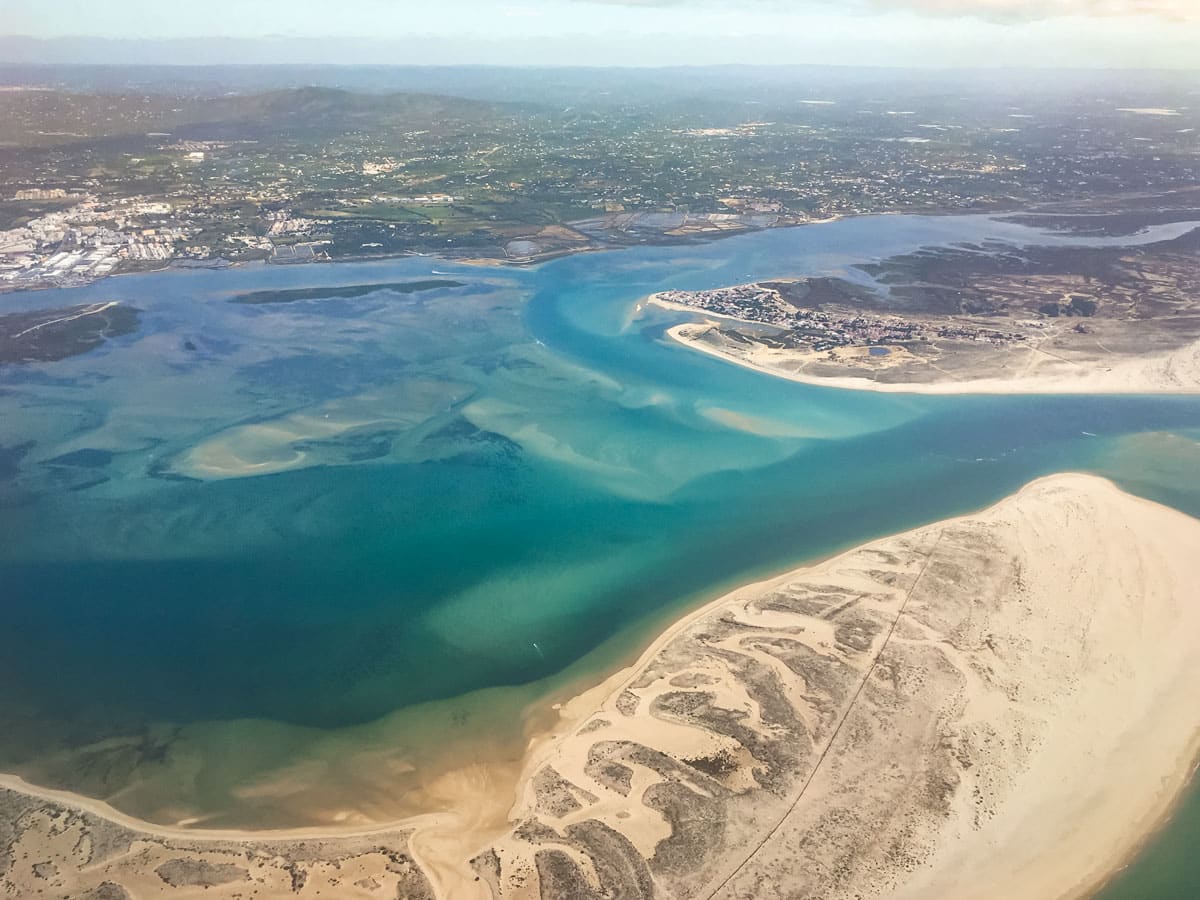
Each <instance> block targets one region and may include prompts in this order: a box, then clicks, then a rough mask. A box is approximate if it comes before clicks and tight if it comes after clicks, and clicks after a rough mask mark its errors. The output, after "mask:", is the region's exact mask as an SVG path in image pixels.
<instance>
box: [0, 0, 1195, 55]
mask: <svg viewBox="0 0 1200 900" xmlns="http://www.w3.org/2000/svg"><path fill="white" fill-rule="evenodd" d="M5 5H6V10H5V22H4V23H3V25H0V62H8V63H23V64H25V63H37V62H46V63H54V64H62V63H67V62H77V63H86V64H106V63H112V64H119V63H135V64H141V63H150V64H169V63H180V64H193V65H201V64H228V63H235V62H237V63H250V64H289V63H290V64H309V65H312V64H333V65H336V64H372V65H378V64H391V63H395V64H409V65H433V64H447V65H515V64H520V65H542V66H545V65H551V66H557V65H583V66H621V67H629V66H638V67H641V66H671V65H686V64H696V65H727V64H738V63H754V64H766V65H791V64H813V65H849V66H861V65H870V66H881V67H889V68H892V67H898V68H910V67H920V68H959V67H970V68H994V67H1010V68H1086V69H1091V68H1097V69H1141V68H1147V69H1183V70H1194V69H1196V68H1198V67H1200V55H1198V54H1196V52H1195V48H1196V47H1197V46H1200V6H1197V5H1196V4H1193V3H1191V2H1190V0H1149V2H1147V0H1045V2H1038V3H1035V2H1032V0H851V2H834V0H807V2H799V3H783V2H780V0H751V2H743V3H739V4H735V3H731V2H728V0H699V2H683V0H514V2H510V3H484V2H481V0H447V2H445V3H442V4H439V5H437V7H436V8H416V9H414V8H411V7H410V5H409V4H396V3H385V2H381V0H348V2H345V3H342V4H340V6H339V8H338V15H337V16H336V17H330V16H329V15H327V14H326V11H325V10H324V8H323V7H321V6H320V5H318V4H317V3H315V0H295V2H292V3H283V2H281V0H264V2H259V3H255V4H253V6H252V7H247V6H245V5H240V6H239V5H238V4H235V3H233V2H231V0H214V2H211V3H207V4H204V5H202V6H197V7H182V8H180V7H175V6H172V7H170V8H166V7H162V6H161V5H157V4H154V3H151V2H148V0H97V2H92V3H87V4H84V3H80V2H65V3H60V4H57V5H55V6H54V7H52V8H45V7H42V6H41V5H40V4H35V3H33V2H30V0H9V2H8V3H6V4H5Z"/></svg>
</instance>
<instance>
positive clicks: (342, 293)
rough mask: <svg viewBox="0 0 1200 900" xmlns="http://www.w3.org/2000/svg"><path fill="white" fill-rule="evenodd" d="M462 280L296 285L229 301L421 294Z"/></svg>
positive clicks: (454, 285)
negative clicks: (315, 285)
mask: <svg viewBox="0 0 1200 900" xmlns="http://www.w3.org/2000/svg"><path fill="white" fill-rule="evenodd" d="M463 286H464V285H463V283H462V282H461V281H449V280H438V279H430V280H428V281H399V282H395V283H393V284H352V285H339V286H338V287H332V288H329V287H316V288H297V289H295V290H289V291H251V292H249V293H247V294H238V295H237V296H236V297H234V298H233V299H232V300H230V301H229V302H230V303H244V304H247V305H251V306H254V305H261V304H265V303H295V302H296V301H298V300H355V299H357V298H359V297H367V296H370V295H371V294H377V293H380V292H383V291H386V292H388V293H391V294H418V293H421V292H422V291H433V290H437V289H438V288H459V287H463Z"/></svg>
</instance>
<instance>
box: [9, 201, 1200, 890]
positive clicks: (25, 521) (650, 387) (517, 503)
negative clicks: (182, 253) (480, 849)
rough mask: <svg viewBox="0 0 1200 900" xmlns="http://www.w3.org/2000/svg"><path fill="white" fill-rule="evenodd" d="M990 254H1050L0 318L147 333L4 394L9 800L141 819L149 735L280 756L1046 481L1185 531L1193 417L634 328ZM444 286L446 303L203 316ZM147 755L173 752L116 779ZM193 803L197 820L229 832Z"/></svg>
mask: <svg viewBox="0 0 1200 900" xmlns="http://www.w3.org/2000/svg"><path fill="white" fill-rule="evenodd" d="M1161 235H1163V236H1169V235H1167V232H1166V231H1161ZM1154 236H1155V235H1146V236H1140V237H1139V238H1138V240H1143V241H1145V240H1150V239H1152V238H1153V237H1154ZM987 239H996V240H1006V241H1012V242H1017V243H1022V242H1024V243H1034V242H1048V241H1054V242H1057V243H1063V242H1068V241H1069V239H1068V238H1064V237H1062V236H1061V235H1060V236H1052V237H1051V236H1042V235H1040V234H1039V233H1037V232H1034V231H1032V230H1029V229H1024V228H1021V227H1019V226H1014V225H1009V224H1001V223H996V222H992V221H991V220H988V219H986V218H983V217H954V218H950V217H940V218H922V217H900V216H889V217H879V218H867V219H855V220H846V221H842V222H838V223H834V224H830V225H824V226H819V227H810V228H803V229H790V230H785V231H775V232H765V233H761V234H755V235H746V236H742V237H737V238H730V239H727V240H723V241H720V242H717V243H710V244H705V245H696V246H683V247H658V248H636V249H631V250H625V251H619V252H612V253H604V254H590V255H583V256H576V257H572V258H568V259H563V260H559V261H556V262H553V263H549V264H546V265H544V266H542V267H540V268H537V269H531V270H507V269H505V270H500V269H486V268H473V267H469V266H463V265H455V264H450V263H446V262H444V261H440V260H432V259H427V258H412V259H405V260H393V261H386V262H377V263H362V264H339V265H336V266H326V267H316V266H306V267H296V268H284V267H265V266H251V267H246V268H241V269H234V270H224V271H186V272H182V271H174V272H166V273H158V274H151V275H140V276H132V277H126V278H120V279H110V280H108V281H104V282H101V283H99V284H96V285H92V286H90V287H87V288H83V289H76V290H71V291H53V292H42V293H37V294H22V295H13V296H10V297H6V298H5V303H6V304H7V305H8V306H9V307H10V308H19V307H50V306H57V305H65V304H68V303H80V302H85V301H91V300H109V299H119V300H122V301H126V302H129V303H132V304H133V305H135V306H137V307H139V308H140V309H142V310H143V313H142V327H141V329H140V330H139V332H137V333H136V334H133V335H129V336H126V337H123V338H120V339H117V340H115V341H113V342H111V343H110V344H108V345H106V346H105V347H104V348H102V349H101V350H98V351H96V352H93V353H91V354H88V355H85V356H81V357H75V358H72V359H69V360H64V361H61V362H58V363H53V364H45V365H33V366H26V367H8V368H5V369H4V370H2V371H0V417H2V419H0V420H2V421H3V423H4V424H3V432H2V437H0V444H2V445H3V447H4V448H7V449H6V451H5V453H4V455H3V456H2V457H0V475H2V476H3V477H4V480H3V481H2V482H0V529H2V531H3V534H4V535H5V540H4V542H3V545H2V546H0V584H3V585H4V588H3V595H4V603H3V607H2V610H0V617H2V621H0V678H3V680H4V683H5V685H6V686H7V689H6V690H5V691H4V692H3V694H2V695H0V770H14V769H15V770H18V771H24V772H27V773H29V774H30V775H31V777H37V778H39V779H41V780H43V781H45V782H54V783H56V784H61V785H62V786H66V787H74V788H78V789H81V790H86V791H89V792H95V793H100V794H102V795H104V796H108V797H110V798H111V799H113V802H114V803H116V804H117V805H119V806H123V807H124V808H127V809H130V810H131V811H135V812H138V813H141V814H147V815H149V812H148V811H149V810H157V809H158V808H159V807H158V806H155V804H154V802H152V801H151V800H149V799H147V798H146V797H145V796H143V795H139V799H134V798H133V795H132V794H128V793H123V791H125V789H126V787H127V786H128V785H129V784H131V783H133V782H135V781H136V780H137V778H138V772H139V771H144V770H149V769H150V768H152V767H153V766H155V765H160V764H163V765H165V764H166V763H163V761H162V759H161V758H160V757H162V756H164V755H166V756H168V757H171V754H175V756H174V757H171V760H169V761H170V762H171V764H172V765H175V766H176V768H177V769H180V770H181V769H182V766H183V764H182V763H181V762H179V761H178V759H177V758H176V757H180V754H181V753H182V751H179V752H176V751H177V749H178V748H177V747H176V745H175V744H172V741H173V740H176V737H173V736H177V735H180V734H184V733H185V732H186V734H187V735H189V736H193V735H194V734H195V733H197V731H198V730H199V729H203V728H208V729H210V731H211V730H212V729H216V728H218V726H220V724H221V723H230V722H233V721H235V720H254V721H257V722H263V723H275V725H276V726H278V728H279V729H292V730H291V731H288V732H287V734H289V735H291V736H290V737H288V738H287V740H288V741H290V742H292V743H294V744H296V745H297V746H298V745H299V744H300V743H303V742H304V741H306V740H309V739H310V738H309V737H304V735H311V734H315V733H317V732H320V733H321V734H324V735H337V734H342V733H345V734H352V733H354V734H357V733H358V732H354V731H353V729H354V728H359V727H365V725H366V724H367V723H372V722H375V721H377V720H380V719H381V717H386V716H388V715H390V714H392V713H394V712H395V711H396V710H403V709H411V708H414V707H415V705H416V704H421V703H426V702H429V701H438V700H445V701H447V702H448V703H450V704H453V703H454V702H456V701H455V699H454V698H460V697H464V696H467V695H469V694H470V692H473V691H478V690H480V689H484V688H489V687H494V686H497V685H518V684H526V683H529V682H534V681H536V680H537V679H543V678H547V677H550V676H552V675H553V674H554V673H556V672H558V671H560V670H562V669H563V667H565V666H567V665H568V664H570V663H572V662H574V661H576V660H579V659H580V658H581V657H583V656H585V655H586V654H587V653H588V652H589V651H592V650H593V649H595V648H597V647H599V646H602V645H604V643H605V642H606V641H607V640H609V639H610V638H612V637H613V636H614V635H618V634H620V633H622V632H624V631H627V630H628V629H629V628H630V627H632V626H634V625H635V624H636V623H638V622H642V621H648V620H652V619H654V618H655V616H656V615H657V616H659V617H660V618H659V621H661V616H662V615H666V614H667V613H669V612H670V611H672V610H676V609H678V608H680V607H681V606H682V605H683V604H685V603H688V602H694V601H695V599H696V598H698V597H701V596H703V595H704V594H705V592H706V591H711V590H713V589H714V588H715V587H716V586H719V585H728V584H731V583H734V582H736V581H738V580H741V579H745V578H748V577H751V576H754V575H759V574H762V573H765V572H767V571H770V570H772V569H778V568H781V567H783V566H787V565H791V564H794V563H796V562H798V561H800V560H803V559H806V558H811V557H814V556H819V555H822V554H826V553H829V552H832V551H834V550H836V549H838V548H841V547H846V546H849V545H853V544H856V543H859V542H861V541H863V540H864V539H867V538H870V537H873V536H877V535H881V534H886V533H889V532H894V531H896V530H899V529H903V528H907V527H911V526H915V525H918V524H921V523H925V522H928V521H931V520H935V519H939V518H942V517H944V516H947V515H951V514H955V513H960V512H964V511H966V510H970V509H972V508H977V507H980V506H983V505H985V504H988V503H990V502H993V501H995V500H997V499H999V498H1000V497H1002V496H1004V495H1006V494H1008V493H1010V492H1011V491H1013V490H1014V489H1015V488H1016V487H1018V486H1019V485H1021V484H1023V483H1025V482H1027V481H1029V480H1030V479H1032V478H1034V477H1037V476H1039V475H1043V474H1047V473H1050V472H1055V471H1061V470H1067V469H1072V470H1078V469H1087V470H1094V471H1101V472H1104V473H1105V474H1108V475H1110V476H1111V477H1114V478H1116V479H1117V480H1118V481H1120V482H1121V483H1122V484H1125V485H1126V486H1127V487H1129V488H1130V489H1132V490H1135V491H1138V492H1140V493H1143V494H1145V495H1147V496H1154V497H1155V499H1159V500H1162V501H1164V502H1167V503H1171V504H1173V505H1176V506H1178V507H1180V508H1183V509H1186V510H1187V511H1189V512H1193V513H1200V496H1198V495H1197V494H1196V493H1195V492H1194V491H1191V489H1190V487H1189V485H1190V481H1189V479H1187V478H1183V479H1182V480H1183V482H1184V484H1182V485H1181V484H1180V479H1179V478H1178V476H1177V474H1176V473H1178V472H1179V471H1183V472H1186V471H1188V469H1189V467H1190V466H1193V465H1194V464H1195V462H1196V460H1195V457H1194V456H1189V454H1190V453H1194V451H1193V449H1192V448H1194V447H1195V445H1196V441H1195V437H1194V435H1195V433H1196V431H1197V429H1200V400H1197V399H1193V398H1086V397H1080V398H1022V397H915V396H914V397H908V396H901V395H876V394H870V393H861V392H844V391H834V390H829V389H823V388H815V387H809V386H804V385H800V384H793V383H789V382H785V381H781V380H776V379H772V378H769V377H766V376H763V375H760V374H758V373H754V372H750V371H745V370H742V369H739V368H737V367H734V366H730V365H727V364H724V363H722V362H720V361H717V360H714V359H710V358H708V357H706V356H703V355H701V354H697V353H694V352H691V351H689V350H686V349H684V348H681V347H679V346H677V345H675V344H672V343H670V342H668V341H666V340H664V338H663V332H664V330H665V328H666V327H667V326H668V325H670V324H673V323H674V322H677V321H679V320H680V316H679V314H677V313H668V312H665V311H661V310H656V309H639V308H638V301H639V299H641V298H643V297H644V296H645V295H646V294H648V293H650V292H652V291H655V290H661V289H666V288H676V287H678V288H700V287H711V286H718V285H722V284H728V283H738V282H743V281H748V280H754V279H765V278H770V277H782V276H789V275H791V276H795V275H802V274H823V273H846V267H847V266H849V265H851V264H853V263H855V262H861V261H867V260H871V259H876V258H879V257H882V256H886V255H889V254H892V253H899V252H905V251H908V250H912V249H915V248H918V247H922V246H935V245H940V244H947V243H954V242H963V241H981V240H987ZM1087 242H1091V243H1095V242H1096V241H1087ZM848 274H851V275H853V272H850V273H848ZM442 275H449V276H451V277H452V278H453V279H454V280H456V281H459V282H463V283H464V286H463V287H459V288H441V289H437V290H433V291H429V292H424V293H420V294H414V295H407V294H398V293H395V294H393V293H390V292H387V291H381V292H377V293H374V294H369V295H367V296H362V297H357V298H354V299H328V300H313V301H303V302H297V303H289V304H283V305H272V306H244V305H238V304H233V303H230V302H228V301H229V299H230V298H231V297H233V296H235V295H236V294H239V293H244V292H247V291H251V290H260V289H267V288H270V289H283V288H293V287H304V288H311V287H320V286H329V287H330V288H335V287H338V286H348V285H359V284H363V283H368V282H380V283H385V282H392V283H395V282H402V281H405V280H420V279H428V278H431V277H432V278H437V277H439V276H442ZM331 293H334V292H333V291H331ZM1192 471H1194V469H1193V470H1192ZM262 473H267V474H262ZM272 727H274V726H272ZM212 733H215V732H212ZM147 734H153V735H156V736H159V737H156V738H155V740H156V741H158V740H159V738H160V737H161V736H162V735H164V734H165V735H167V737H165V738H162V740H161V742H159V743H154V744H153V747H152V748H151V749H150V750H145V749H144V745H142V744H139V745H138V746H139V747H143V749H140V750H139V751H138V754H140V755H138V754H135V755H134V756H132V757H131V756H129V754H125V755H124V756H120V755H114V754H115V751H114V750H113V749H112V748H113V747H124V746H131V745H132V744H130V742H132V741H135V740H141V739H142V738H143V737H144V736H145V735H147ZM191 739H192V738H191V737H189V740H191ZM178 740H179V741H182V740H183V738H178ZM251 743H252V742H251ZM180 746H182V745H180ZM188 746H189V747H192V745H191V744H189V745H188ZM289 746H291V744H289ZM47 748H52V752H50V753H47ZM275 749H276V750H277V749H278V747H276V748H275ZM189 752H192V751H189ZM195 752H199V751H195ZM256 752H261V753H262V754H264V758H265V755H266V751H265V750H261V751H260V750H257V749H256V748H255V747H254V746H252V745H247V746H240V747H239V748H238V753H239V754H241V756H242V757H243V758H244V759H245V760H249V759H250V758H251V757H253V756H254V754H255V753H256ZM272 752H274V751H272ZM289 752H290V751H289ZM297 752H299V751H297ZM81 754H83V755H81ZM49 757H53V758H54V759H58V760H59V761H60V763H61V764H60V765H58V766H57V767H55V766H53V765H51V764H50V763H48V762H46V759H47V758H49ZM85 757H86V759H87V761H88V763H87V765H86V766H85V765H82V764H81V763H80V760H81V759H83V758H85ZM180 758H181V757H180ZM189 758H190V757H189ZM63 760H66V761H69V764H67V763H66V762H62V761H63ZM245 764H246V766H247V767H248V768H249V769H252V768H253V765H251V763H250V762H246V763H245ZM272 764H274V763H272ZM264 765H266V764H265V763H264ZM200 781H202V779H195V778H193V783H192V784H191V785H190V786H189V788H188V790H189V791H190V793H188V794H187V802H188V803H191V804H200V805H204V804H207V806H208V807H209V808H211V809H215V808H217V807H220V806H221V804H223V803H232V802H233V801H232V799H231V798H232V797H234V796H235V795H236V796H238V797H241V799H240V800H239V801H238V802H240V803H242V804H243V806H245V805H246V804H251V805H252V801H250V800H246V799H245V796H243V795H242V794H237V792H236V791H235V790H234V788H233V787H231V786H230V785H229V784H224V783H223V784H222V785H221V786H220V787H219V788H218V787H215V786H213V785H208V786H205V785H203V784H198V782H200ZM206 791H207V795H206V796H207V799H206V800H202V799H201V795H204V794H205V792H206ZM243 793H245V792H243ZM181 796H182V795H181ZM246 796H250V795H249V794H246ZM255 796H257V795H255ZM180 803H181V804H182V805H184V806H187V804H186V803H183V801H182V800H181V801H180ZM189 808H190V807H189ZM243 813H244V814H245V816H244V817H245V818H251V819H252V818H253V816H252V815H251V814H250V813H249V812H247V810H246V808H243V809H242V811H241V813H239V815H241V814H243ZM164 815H165V814H164ZM1161 896H1164V897H1165V896H1168V895H1166V894H1163V895H1161Z"/></svg>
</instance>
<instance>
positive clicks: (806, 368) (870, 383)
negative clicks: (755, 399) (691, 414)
mask: <svg viewBox="0 0 1200 900" xmlns="http://www.w3.org/2000/svg"><path fill="white" fill-rule="evenodd" d="M658 305H663V304H662V303H658ZM690 311H691V312H695V310H690ZM705 315H706V316H707V313H706V314H705ZM667 335H668V336H669V337H670V338H671V339H673V340H675V341H677V342H679V343H680V344H683V345H684V346H685V347H690V348H691V349H693V350H699V351H700V352H701V353H707V354H708V355H710V356H714V357H716V358H718V359H721V360H724V361H725V362H729V363H733V364H735V365H739V366H743V367H745V368H747V369H753V370H755V371H757V372H763V373H765V374H767V375H774V376H776V377H778V378H786V379H787V380H789V381H796V382H800V383H801V384H811V385H817V386H821V387H832V388H842V389H844V390H858V391H879V392H881V393H896V394H1195V393H1200V341H1196V342H1193V343H1191V344H1188V345H1186V346H1183V347H1180V348H1178V349H1176V350H1172V351H1168V352H1163V353H1147V354H1146V355H1144V356H1129V355H1123V356H1114V357H1111V358H1109V357H1105V356H1103V355H1094V356H1080V357H1079V358H1076V359H1069V358H1066V357H1064V356H1062V355H1059V354H1055V353H1051V352H1047V351H1042V350H1039V349H1038V348H1036V347H1034V346H1028V347H1026V346H1021V347H1019V348H1018V349H1016V350H1011V351H1006V353H1005V354H999V353H995V352H993V353H991V354H989V355H988V357H987V358H986V360H984V362H983V364H981V365H980V367H979V370H978V371H977V372H975V373H972V372H970V371H969V370H967V371H958V372H955V373H950V372H948V371H945V370H942V369H939V368H937V367H936V366H931V365H928V364H926V365H920V364H919V363H920V362H921V361H920V360H918V359H917V358H916V357H914V356H913V355H912V354H911V353H908V352H907V351H906V350H905V349H904V348H903V347H890V348H886V349H888V350H889V356H888V357H884V358H881V359H871V360H868V358H867V357H866V356H865V355H864V353H863V352H865V351H866V350H867V349H868V348H865V347H856V348H851V351H849V352H854V353H856V354H857V356H856V358H854V359H850V358H849V357H847V358H846V359H841V360H840V361H839V363H838V364H837V365H838V366H840V367H842V368H859V369H861V368H863V367H864V366H865V364H866V363H868V362H870V363H871V364H872V367H873V372H872V377H866V376H865V375H838V374H828V373H826V374H818V371H819V370H821V369H822V368H829V367H830V365H831V364H830V363H829V360H828V354H827V353H817V352H812V351H807V350H791V349H780V348H775V347H769V346H766V345H764V344H761V343H758V342H756V341H752V340H745V339H743V340H731V339H730V338H729V337H728V336H727V335H726V334H725V333H723V332H722V330H720V329H718V328H714V327H713V324H712V323H692V322H689V323H684V324H681V325H675V326H674V327H672V328H669V329H668V330H667ZM1001 355H1004V356H1007V357H1009V358H1008V359H1005V360H1004V361H1003V363H1002V364H1000V363H998V362H997V358H996V357H998V356H1001ZM901 366H903V367H905V368H906V369H907V370H908V371H909V372H910V373H916V372H920V374H921V376H922V378H921V380H915V379H911V378H904V377H900V378H896V377H895V374H894V371H889V370H894V369H896V368H897V367H901ZM997 369H1002V370H1003V372H1004V374H1003V375H995V374H987V373H994V372H995V371H997ZM881 379H882V380H881Z"/></svg>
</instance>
